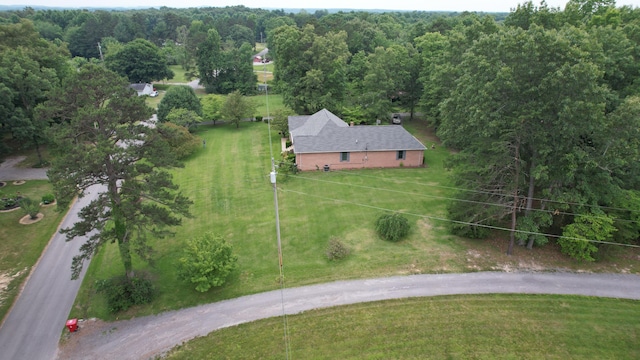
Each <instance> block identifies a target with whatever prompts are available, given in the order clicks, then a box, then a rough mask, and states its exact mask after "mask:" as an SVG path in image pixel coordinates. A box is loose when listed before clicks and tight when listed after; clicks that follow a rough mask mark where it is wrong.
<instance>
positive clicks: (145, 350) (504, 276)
mask: <svg viewBox="0 0 640 360" xmlns="http://www.w3.org/2000/svg"><path fill="white" fill-rule="evenodd" d="M488 293H505V294H506V293H524V294H565V295H586V296H599V297H612V298H625V299H635V300H640V276H638V275H630V274H624V275H623V274H584V273H582V274H576V273H499V272H478V273H467V274H441V275H412V276H402V277H389V278H380V279H369V280H349V281H338V282H333V283H327V284H319V285H311V286H304V287H298V288H290V289H286V290H284V292H283V293H281V292H280V291H279V290H277V291H271V292H265V293H260V294H255V295H250V296H244V297H240V298H236V299H230V300H225V301H221V302H217V303H212V304H206V305H201V306H197V307H193V308H188V309H182V310H176V311H170V312H166V313H162V314H159V315H154V316H147V317H142V318H136V319H131V320H125V321H116V322H112V323H94V324H92V325H87V329H86V330H87V331H86V332H85V333H83V332H84V331H85V330H84V329H82V328H81V330H80V333H79V334H72V335H71V337H72V338H73V337H74V336H76V335H77V337H76V338H75V339H73V341H69V342H68V343H67V344H66V346H64V347H63V349H62V350H61V351H59V352H58V359H66V358H74V359H149V358H154V357H157V356H159V355H161V354H162V353H164V352H166V351H168V350H169V349H171V348H172V347H174V346H176V345H179V344H181V343H183V342H185V341H188V340H190V339H192V338H194V337H197V336H203V335H206V334H208V333H210V332H211V331H214V330H217V329H221V328H225V327H229V326H233V325H237V324H241V323H245V322H250V321H254V320H259V319H264V318H269V317H274V316H280V315H281V314H282V311H283V308H284V311H285V312H286V313H287V314H296V313H300V312H302V311H306V310H312V309H318V308H326V307H332V306H339V305H347V304H354V303H360V302H370V301H379V300H388V299H398V298H407V297H423V296H438V295H458V294H488ZM282 299H284V305H283V303H282Z"/></svg>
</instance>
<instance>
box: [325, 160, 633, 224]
mask: <svg viewBox="0 0 640 360" xmlns="http://www.w3.org/2000/svg"><path fill="white" fill-rule="evenodd" d="M333 172H334V173H340V174H346V175H352V176H358V177H368V178H373V179H379V180H386V181H395V182H403V183H409V184H417V185H425V186H430V187H435V188H441V189H449V190H455V191H461V192H471V193H479V194H488V195H498V196H505V197H513V194H506V193H505V194H501V193H496V192H493V191H483V190H473V189H464V188H459V187H453V186H445V185H435V184H431V183H423V182H415V181H406V180H399V179H389V178H385V177H380V176H372V175H365V174H362V173H356V172H354V171H346V170H334V171H333ZM531 199H532V200H535V201H539V202H547V203H556V204H566V205H579V206H585V207H598V208H601V209H608V210H617V211H628V212H632V213H636V212H638V213H640V209H637V210H636V209H626V208H620V207H614V206H603V205H593V204H581V203H577V202H571V201H560V200H551V199H545V198H536V197H532V198H531Z"/></svg>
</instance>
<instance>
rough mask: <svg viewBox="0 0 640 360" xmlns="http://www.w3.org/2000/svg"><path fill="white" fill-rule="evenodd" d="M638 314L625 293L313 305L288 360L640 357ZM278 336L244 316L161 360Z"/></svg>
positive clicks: (269, 349) (292, 335)
mask: <svg viewBox="0 0 640 360" xmlns="http://www.w3.org/2000/svg"><path fill="white" fill-rule="evenodd" d="M639 318H640V302H638V301H631V300H616V299H603V298H588V297H577V296H550V295H471V296H441V297H433V298H411V299H401V300H391V301H384V302H373V303H363V304H356V305H350V306H343V307H335V308H329V309H322V310H314V311H308V312H305V313H303V314H300V315H294V316H288V317H287V323H288V332H289V344H290V354H289V355H290V356H291V358H292V359H638V358H640V347H639V346H638V344H639V343H640V338H639V336H640V335H639V334H640V322H638V319H639ZM283 334H284V327H283V319H282V318H271V319H266V320H261V321H256V322H253V323H248V324H242V325H238V326H235V327H231V328H227V329H222V330H219V331H216V332H213V333H211V334H209V335H208V336H205V337H201V338H198V339H196V340H193V341H190V342H188V343H186V344H183V345H181V346H179V347H177V348H176V349H174V350H172V351H171V352H170V353H169V355H168V356H167V359H205V358H209V359H212V358H215V359H282V358H285V355H286V354H285V346H284V341H283ZM213 354H215V355H213Z"/></svg>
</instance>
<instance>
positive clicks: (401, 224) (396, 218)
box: [376, 213, 409, 242]
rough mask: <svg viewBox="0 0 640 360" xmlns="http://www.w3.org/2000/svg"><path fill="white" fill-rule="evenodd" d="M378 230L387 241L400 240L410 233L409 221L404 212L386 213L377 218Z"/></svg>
mask: <svg viewBox="0 0 640 360" xmlns="http://www.w3.org/2000/svg"><path fill="white" fill-rule="evenodd" d="M376 232H377V233H378V235H380V237H381V238H383V239H384V240H387V241H393V242H396V241H400V240H401V239H402V238H404V237H405V236H407V235H408V234H409V221H408V220H407V218H405V217H404V216H403V215H402V214H399V213H393V214H384V215H382V216H380V217H379V218H378V220H376Z"/></svg>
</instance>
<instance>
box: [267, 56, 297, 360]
mask: <svg viewBox="0 0 640 360" xmlns="http://www.w3.org/2000/svg"><path fill="white" fill-rule="evenodd" d="M264 83H265V89H264V96H265V101H266V107H267V123H268V129H269V130H268V131H269V152H270V156H271V173H270V174H269V178H270V181H271V184H272V185H273V201H274V206H275V215H276V238H277V246H278V265H279V266H278V268H279V269H280V303H281V305H282V321H283V329H284V339H283V340H284V347H285V358H286V359H287V360H289V358H290V356H291V342H290V339H289V324H288V320H287V312H286V311H285V308H284V289H285V282H284V262H283V256H282V244H281V240H280V211H279V209H278V187H277V185H276V177H277V173H276V164H275V158H274V157H273V139H272V137H271V118H270V114H269V89H268V86H267V64H266V63H264Z"/></svg>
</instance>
